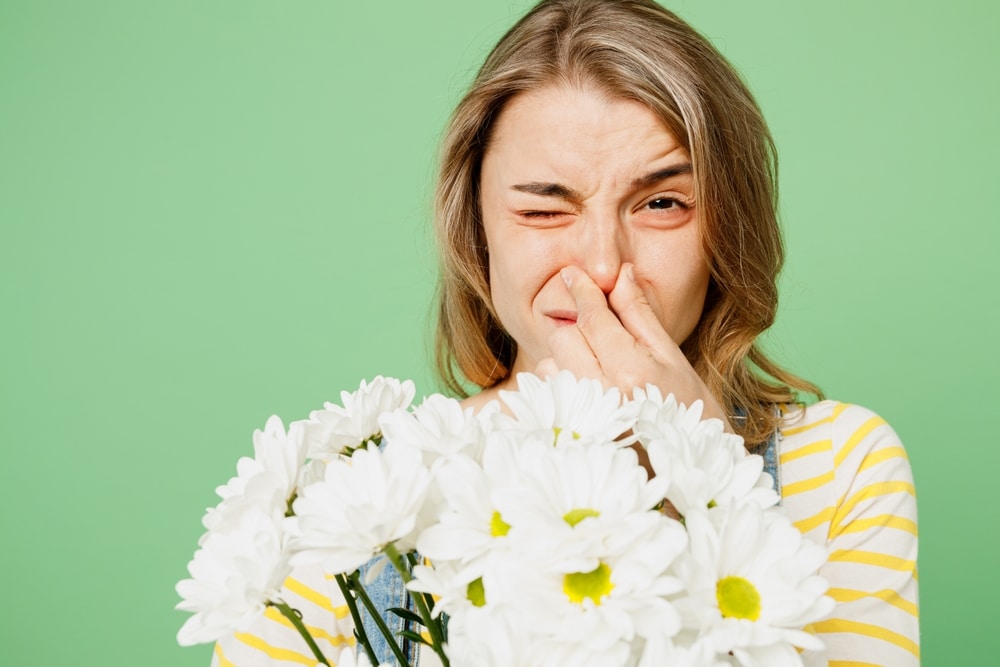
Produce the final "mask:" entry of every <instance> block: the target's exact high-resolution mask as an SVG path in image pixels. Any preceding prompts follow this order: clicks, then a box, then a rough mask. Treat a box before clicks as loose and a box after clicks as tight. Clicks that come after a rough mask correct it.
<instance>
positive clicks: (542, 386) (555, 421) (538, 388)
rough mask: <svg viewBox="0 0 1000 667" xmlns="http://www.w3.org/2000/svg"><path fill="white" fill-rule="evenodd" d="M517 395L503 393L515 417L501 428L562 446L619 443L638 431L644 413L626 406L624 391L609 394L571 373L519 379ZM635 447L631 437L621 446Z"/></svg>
mask: <svg viewBox="0 0 1000 667" xmlns="http://www.w3.org/2000/svg"><path fill="white" fill-rule="evenodd" d="M517 389H518V390H517V391H516V392H513V391H501V392H500V398H501V400H502V401H503V402H504V403H506V404H507V406H508V407H509V408H510V410H511V412H512V413H513V414H514V417H513V418H511V417H508V416H506V415H502V414H501V415H498V417H497V420H498V424H499V425H500V426H502V427H504V428H509V429H512V430H515V431H519V432H534V433H537V434H539V435H540V436H542V437H543V438H548V439H549V441H550V442H552V443H553V444H556V445H565V444H573V443H577V442H579V441H581V440H585V441H590V442H593V441H596V442H613V441H615V440H616V439H617V438H620V437H621V436H622V435H623V434H625V433H627V432H628V431H629V430H630V429H631V428H632V426H633V423H634V421H635V413H636V411H637V410H638V404H636V403H634V402H626V403H624V404H623V403H622V396H621V393H620V392H619V391H618V389H615V388H612V389H608V390H605V389H604V387H603V386H601V383H600V382H599V381H597V380H589V379H583V380H577V379H576V378H575V377H574V376H573V374H572V373H570V372H569V371H561V372H560V373H559V374H558V375H556V376H554V377H547V378H545V379H544V380H542V379H541V378H538V377H536V376H535V375H532V374H531V373H519V374H518V376H517ZM632 441H633V440H632V439H631V438H629V437H625V438H622V439H621V440H619V441H618V444H619V445H621V446H625V445H628V444H630V443H631V442H632Z"/></svg>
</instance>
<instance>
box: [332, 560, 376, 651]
mask: <svg viewBox="0 0 1000 667" xmlns="http://www.w3.org/2000/svg"><path fill="white" fill-rule="evenodd" d="M334 579H335V580H336V581H337V586H339V587H340V592H341V593H342V594H343V596H344V601H345V602H346V603H347V608H348V609H350V610H351V618H352V619H354V632H355V634H356V635H357V637H358V641H360V642H361V645H362V646H363V647H364V649H365V653H367V654H368V660H369V661H370V662H371V663H372V664H373V665H377V664H378V656H376V655H375V650H374V649H373V648H372V645H371V642H370V641H369V640H368V635H367V634H366V633H365V626H364V623H362V621H361V613H360V612H359V611H358V602H357V600H355V599H354V593H353V592H352V590H351V584H350V583H349V582H348V581H347V576H346V575H344V574H338V575H336V576H335V577H334Z"/></svg>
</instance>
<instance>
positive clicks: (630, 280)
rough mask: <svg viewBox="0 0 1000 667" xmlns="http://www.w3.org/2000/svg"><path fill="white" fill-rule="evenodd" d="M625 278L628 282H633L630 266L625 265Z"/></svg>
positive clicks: (633, 274)
mask: <svg viewBox="0 0 1000 667" xmlns="http://www.w3.org/2000/svg"><path fill="white" fill-rule="evenodd" d="M625 277H626V278H628V279H629V282H632V283H634V282H635V272H633V271H632V265H631V264H626V265H625Z"/></svg>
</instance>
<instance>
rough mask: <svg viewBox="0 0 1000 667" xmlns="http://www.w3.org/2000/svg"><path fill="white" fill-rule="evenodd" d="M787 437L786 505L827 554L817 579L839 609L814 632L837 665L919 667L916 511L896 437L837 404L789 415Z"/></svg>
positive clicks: (880, 422) (783, 456) (872, 416)
mask: <svg viewBox="0 0 1000 667" xmlns="http://www.w3.org/2000/svg"><path fill="white" fill-rule="evenodd" d="M781 435H782V438H781V442H780V443H779V447H780V461H781V467H780V472H781V475H782V477H783V480H782V481H783V498H782V502H783V504H784V506H785V508H786V509H787V511H788V513H789V516H790V518H791V519H792V520H793V521H794V522H795V525H796V526H797V527H798V528H799V529H800V530H801V531H802V532H803V534H804V535H805V536H806V538H808V539H811V540H813V541H815V542H817V543H819V544H821V545H824V546H825V547H826V548H827V549H828V551H829V560H828V562H827V563H826V564H825V565H824V566H823V568H822V570H821V572H820V574H822V575H823V576H824V577H825V578H826V579H827V581H828V582H829V584H830V590H829V595H830V596H831V597H832V598H833V599H834V600H835V601H836V602H837V606H836V608H835V610H834V613H833V615H832V617H831V618H829V619H827V620H825V621H822V622H820V623H816V624H815V625H814V630H815V631H816V632H817V633H819V634H820V635H822V636H823V639H824V641H826V643H827V647H828V650H829V657H830V659H831V663H832V662H834V661H844V662H845V663H847V664H881V665H916V664H918V663H919V656H920V647H919V622H918V612H917V599H918V595H917V579H916V558H917V511H916V510H917V507H916V497H915V490H914V487H913V477H912V473H911V471H910V464H909V460H908V458H907V455H906V451H905V449H904V448H903V445H902V443H901V442H900V439H899V437H898V436H897V434H896V432H895V431H894V430H893V429H892V427H890V426H889V424H887V423H886V421H885V420H884V419H882V417H880V416H879V415H877V414H876V413H874V412H872V411H871V410H868V409H867V408H863V407H861V406H858V405H852V404H849V403H840V402H836V401H823V402H820V403H817V404H815V405H810V406H808V407H797V408H794V409H792V410H789V411H786V414H785V420H784V423H783V425H782V428H781ZM852 661H853V663H852Z"/></svg>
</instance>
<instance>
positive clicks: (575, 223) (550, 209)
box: [480, 86, 709, 373]
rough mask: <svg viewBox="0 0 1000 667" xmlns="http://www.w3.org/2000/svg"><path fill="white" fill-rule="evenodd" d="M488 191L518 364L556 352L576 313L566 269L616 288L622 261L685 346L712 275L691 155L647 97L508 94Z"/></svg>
mask: <svg viewBox="0 0 1000 667" xmlns="http://www.w3.org/2000/svg"><path fill="white" fill-rule="evenodd" d="M480 197H481V205H482V215H483V226H484V228H485V232H486V242H487V246H488V250H489V265H490V289H491V294H492V297H493V305H494V307H495V309H496V312H497V314H498V316H499V318H500V322H501V323H502V324H503V326H504V328H505V329H506V330H507V332H508V333H509V334H510V335H511V336H512V337H513V338H514V340H515V341H517V344H518V351H517V358H516V359H515V362H514V368H513V369H512V371H513V372H514V373H517V372H523V371H532V370H534V368H535V366H536V365H537V364H538V362H539V361H541V360H542V359H545V358H546V357H550V356H552V354H551V351H550V345H549V336H550V335H551V333H552V332H553V331H555V330H556V329H557V328H558V327H561V326H569V325H573V324H575V322H576V316H577V308H576V303H575V301H574V299H573V297H572V296H571V295H570V293H569V290H568V289H567V287H566V284H565V283H564V282H563V279H562V278H561V277H560V269H562V268H563V267H566V266H576V267H579V268H580V269H582V270H583V271H584V272H585V273H586V274H587V275H588V276H589V277H590V279H591V280H593V281H594V283H596V284H597V286H598V287H600V288H601V290H603V292H604V293H605V295H607V294H608V293H609V292H611V290H612V289H613V288H614V286H615V284H616V281H618V279H619V275H620V270H621V268H622V264H623V263H626V262H628V263H631V264H632V265H633V266H634V269H633V270H634V275H635V279H636V282H637V284H638V286H639V288H640V289H641V290H642V292H643V294H644V295H645V298H646V300H647V301H648V302H649V305H650V307H651V308H652V310H653V312H654V313H655V314H656V318H657V319H658V320H659V322H660V324H661V325H662V326H663V328H664V329H665V330H666V332H667V333H668V334H669V335H670V337H671V338H672V339H673V340H674V342H675V343H677V344H678V345H680V344H681V343H683V342H684V340H685V339H686V338H687V337H688V336H689V335H690V334H691V332H692V331H693V330H694V328H695V326H696V325H697V323H698V320H699V318H700V317H701V312H702V308H703V306H704V303H705V293H706V291H707V289H708V282H709V272H708V267H707V265H706V262H705V259H704V257H703V253H702V247H701V236H700V229H699V223H698V216H697V214H696V212H695V201H694V179H693V176H692V170H691V158H690V156H689V155H688V153H687V151H686V150H685V149H684V148H683V147H682V146H681V145H680V143H679V142H678V141H677V138H676V137H674V136H673V135H672V134H671V133H670V132H669V131H668V130H667V129H666V128H665V127H664V126H663V124H662V123H660V121H659V119H658V118H657V117H656V116H655V115H654V114H653V113H652V112H651V111H650V110H649V109H647V108H646V107H644V106H643V105H641V104H638V103H636V102H631V101H626V100H621V99H609V98H608V97H607V96H606V95H604V94H602V93H600V92H598V91H597V90H595V89H593V88H588V87H582V88H581V87H573V86H569V87H564V86H552V87H547V88H543V89H541V90H538V91H533V92H530V93H523V94H521V95H519V96H517V97H515V98H513V99H512V100H510V102H508V104H507V105H506V106H505V108H504V110H503V112H502V113H501V114H500V117H499V118H498V119H497V121H496V124H495V126H494V128H493V135H492V137H491V142H490V145H489V147H488V149H487V151H486V154H485V156H484V158H483V164H482V171H481V183H480Z"/></svg>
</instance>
